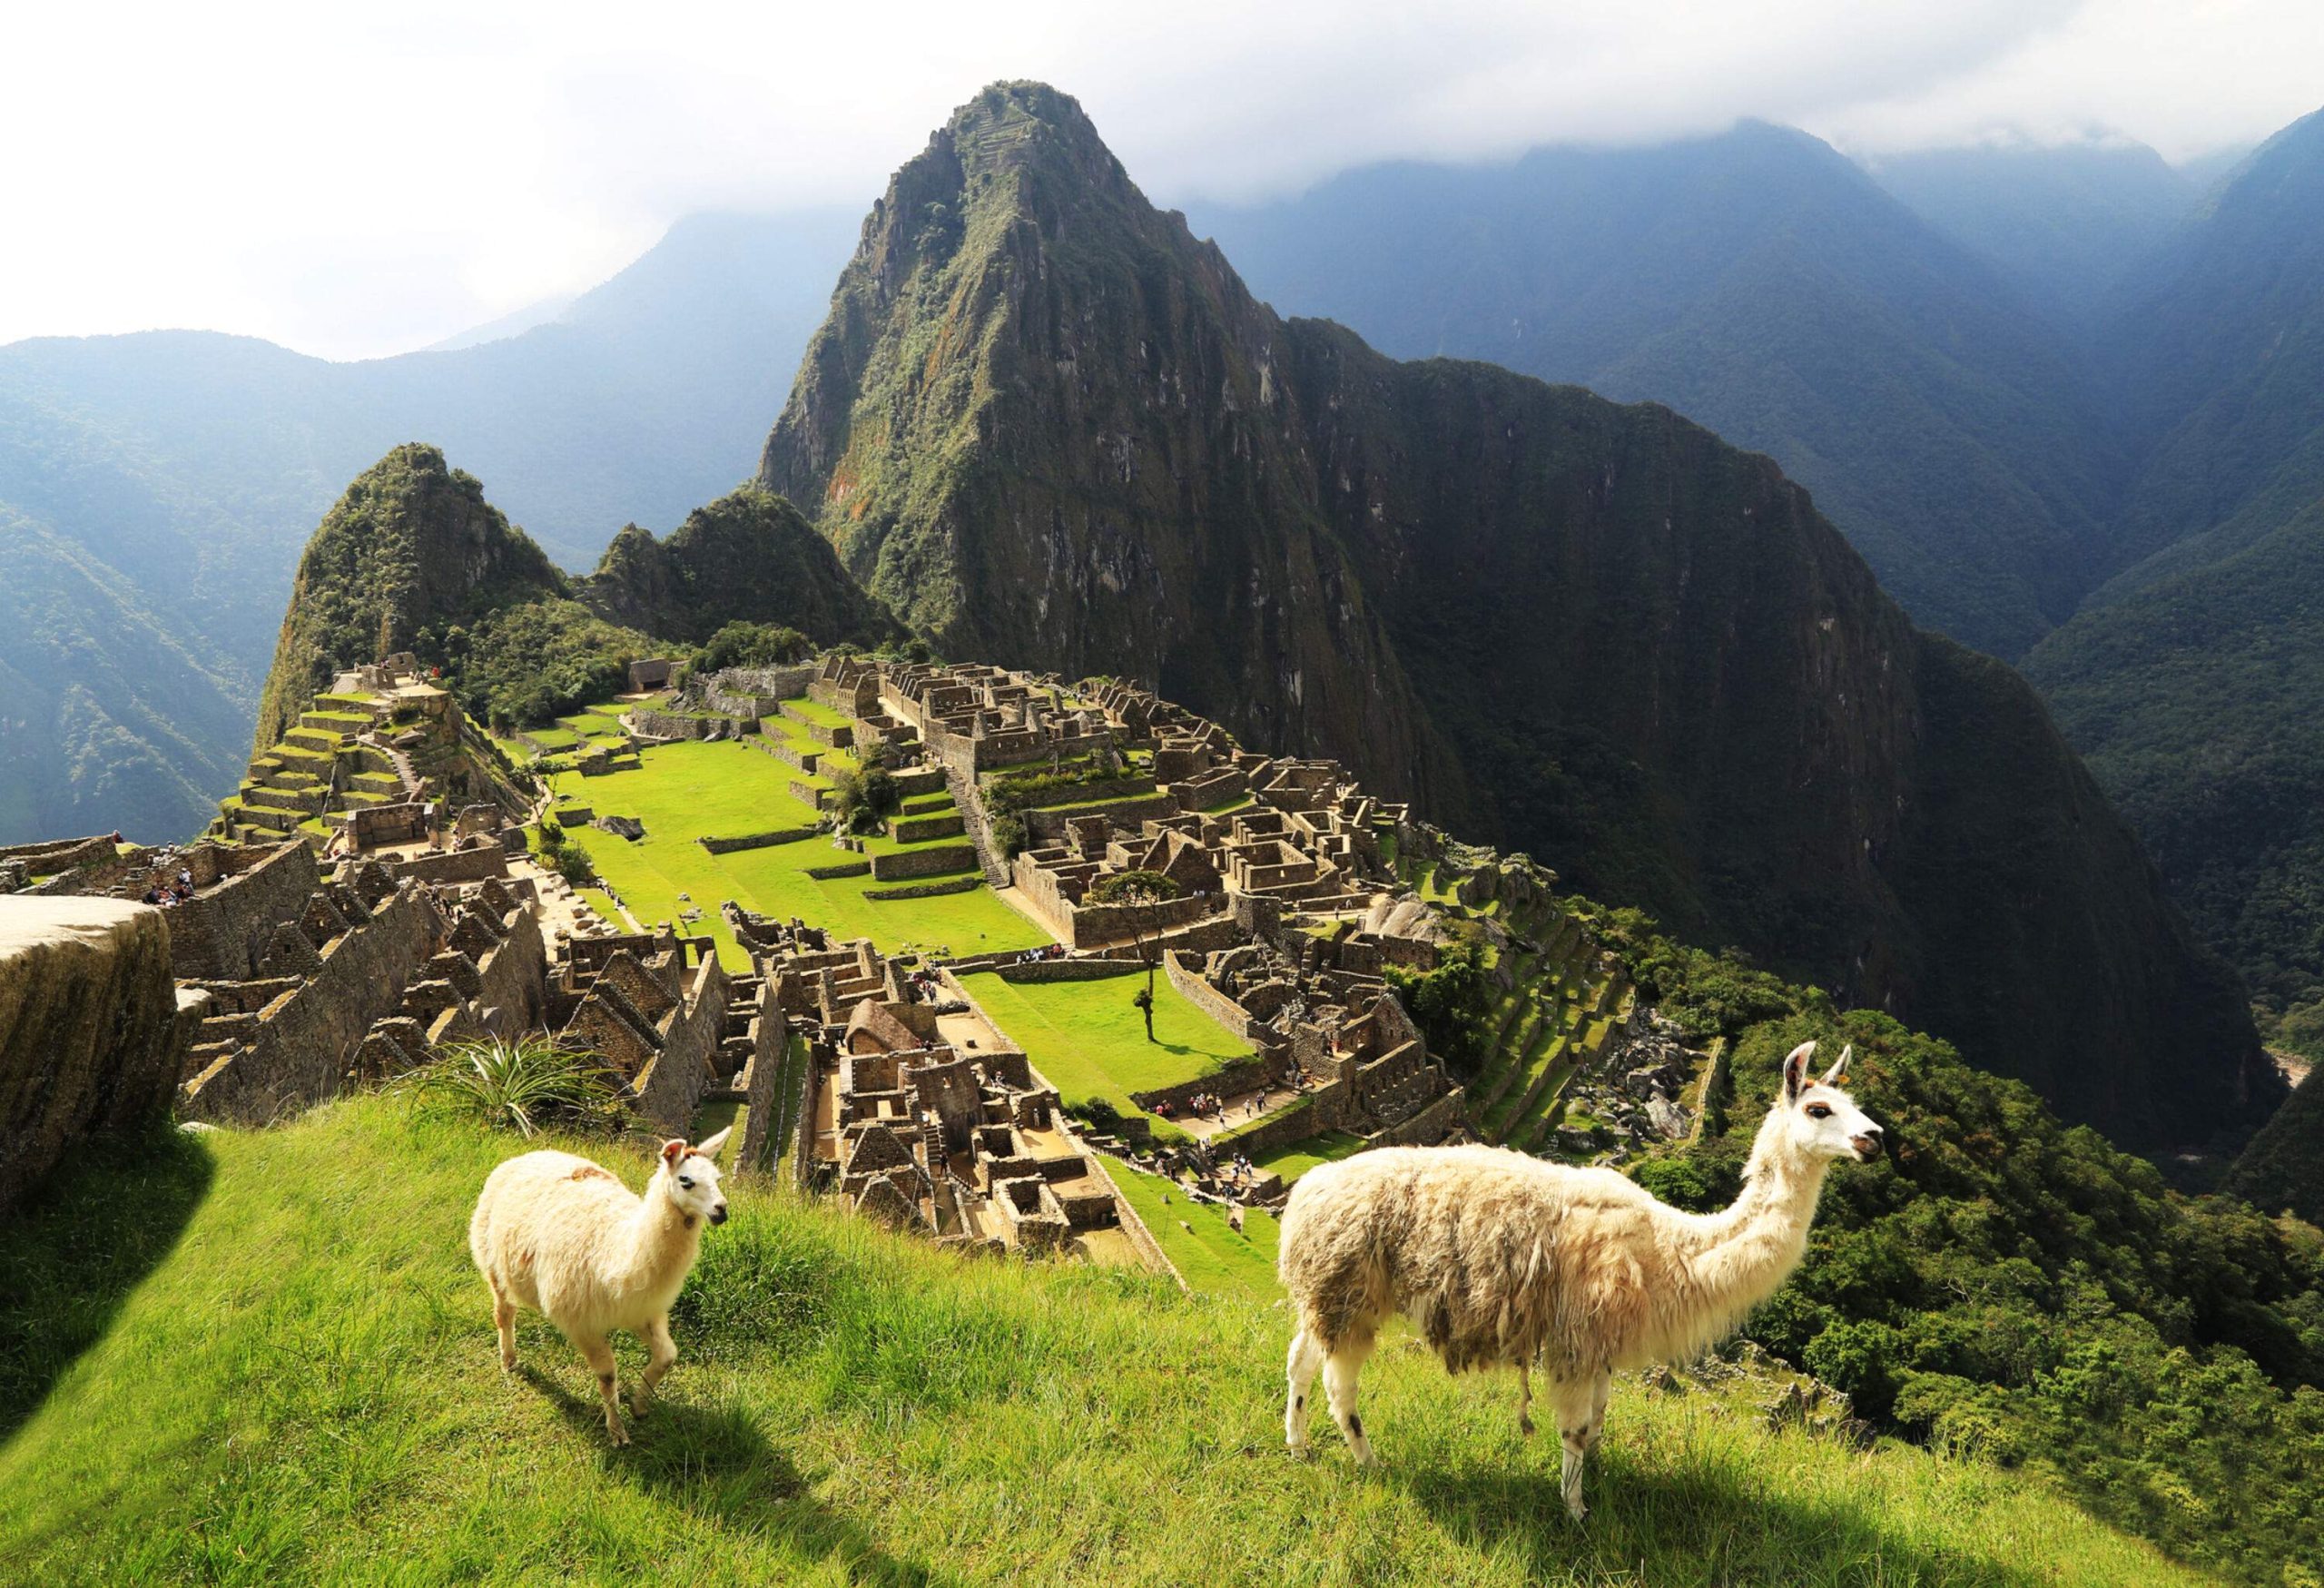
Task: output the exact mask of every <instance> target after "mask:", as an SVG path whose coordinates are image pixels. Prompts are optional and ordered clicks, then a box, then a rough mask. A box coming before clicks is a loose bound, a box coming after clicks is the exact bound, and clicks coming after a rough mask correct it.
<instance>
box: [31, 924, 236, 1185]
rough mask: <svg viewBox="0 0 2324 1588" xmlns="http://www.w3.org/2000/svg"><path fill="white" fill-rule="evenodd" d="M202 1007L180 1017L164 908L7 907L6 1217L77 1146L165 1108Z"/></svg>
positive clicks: (192, 1004)
mask: <svg viewBox="0 0 2324 1588" xmlns="http://www.w3.org/2000/svg"><path fill="white" fill-rule="evenodd" d="M201 1006H202V1000H201V998H200V997H199V995H188V1004H187V1007H186V1009H185V1011H184V1012H183V1013H181V1011H180V1005H179V996H178V992H177V989H176V985H175V983H174V982H172V981H171V979H170V934H169V927H168V924H167V923H166V922H164V921H163V919H162V912H160V911H159V910H154V909H152V908H149V907H147V906H144V905H141V904H130V903H125V902H122V901H120V900H118V899H90V898H73V897H66V898H55V899H25V898H11V899H5V900H0V1212H5V1211H6V1210H7V1209H8V1208H10V1207H11V1206H13V1205H14V1204H15V1201H16V1199H17V1198H19V1197H21V1196H22V1195H23V1194H24V1193H25V1190H26V1189H29V1188H30V1187H32V1186H33V1185H34V1184H35V1183H37V1182H38V1181H39V1179H41V1177H42V1176H43V1175H44V1174H46V1173H47V1172H48V1170H49V1169H51V1168H53V1167H54V1165H55V1164H56V1162H57V1160H58V1159H61V1158H63V1157H64V1154H65V1153H66V1152H67V1151H69V1150H70V1149H71V1148H72V1146H73V1144H74V1142H75V1141H78V1140H80V1139H84V1138H85V1137H88V1136H90V1135H93V1134H96V1133H99V1132H103V1131H110V1130H121V1129H134V1128H136V1127H138V1126H141V1125H144V1124H147V1123H149V1122H151V1121H152V1120H153V1119H157V1118H159V1117H161V1116H162V1114H163V1113H164V1112H165V1111H166V1110H167V1109H168V1106H169V1100H170V1094H171V1092H172V1090H173V1089H174V1088H175V1087H176V1085H177V1081H178V1070H179V1067H180V1066H181V1065H182V1063H183V1061H184V1057H185V1053H186V1050H187V1048H188V1046H189V1044H190V1042H191V1040H192V1032H193V1029H194V1024H195V1022H196V1021H199V1019H200V1018H201Z"/></svg>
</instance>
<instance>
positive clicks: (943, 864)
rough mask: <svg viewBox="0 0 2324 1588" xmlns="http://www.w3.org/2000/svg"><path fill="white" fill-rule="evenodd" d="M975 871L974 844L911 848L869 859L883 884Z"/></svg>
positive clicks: (975, 855)
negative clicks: (948, 873) (947, 873)
mask: <svg viewBox="0 0 2324 1588" xmlns="http://www.w3.org/2000/svg"><path fill="white" fill-rule="evenodd" d="M977 869H979V868H978V865H977V851H976V845H974V844H972V843H940V844H937V845H936V846H935V847H933V848H931V849H910V850H905V851H903V852H901V853H895V854H875V855H873V856H872V878H873V880H874V881H876V882H882V883H905V882H910V881H911V879H912V878H914V877H933V876H940V875H942V874H943V873H946V872H966V871H976V870H977Z"/></svg>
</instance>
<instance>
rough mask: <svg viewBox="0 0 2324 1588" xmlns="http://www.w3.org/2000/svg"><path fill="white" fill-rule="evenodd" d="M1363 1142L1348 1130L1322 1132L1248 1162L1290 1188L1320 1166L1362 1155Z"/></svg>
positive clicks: (1264, 1153)
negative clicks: (1265, 1170) (1355, 1153)
mask: <svg viewBox="0 0 2324 1588" xmlns="http://www.w3.org/2000/svg"><path fill="white" fill-rule="evenodd" d="M1363 1148H1364V1138H1363V1137H1361V1136H1358V1135H1356V1134H1355V1133H1354V1132H1353V1131H1350V1130H1325V1131H1324V1132H1323V1133H1322V1134H1320V1135H1316V1136H1310V1137H1308V1138H1307V1139H1305V1140H1302V1141H1294V1142H1292V1143H1290V1144H1289V1145H1287V1146H1284V1147H1278V1148H1276V1149H1275V1150H1273V1151H1272V1152H1262V1153H1259V1154H1257V1155H1256V1156H1255V1157H1253V1158H1252V1159H1251V1161H1252V1162H1253V1163H1255V1164H1256V1165H1258V1167H1259V1168H1261V1169H1273V1170H1274V1171H1275V1173H1277V1174H1279V1175H1281V1176H1282V1177H1283V1183H1284V1184H1285V1185H1286V1186H1287V1185H1289V1184H1290V1183H1291V1182H1292V1181H1294V1180H1295V1179H1298V1178H1299V1177H1300V1176H1301V1175H1304V1174H1305V1173H1306V1172H1307V1171H1308V1170H1309V1169H1314V1168H1315V1166H1316V1165H1317V1164H1319V1163H1337V1162H1338V1161H1339V1160H1340V1159H1343V1158H1345V1157H1347V1156H1348V1155H1349V1154H1350V1153H1353V1152H1359V1151H1362V1150H1363Z"/></svg>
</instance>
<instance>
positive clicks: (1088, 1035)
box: [963, 971, 1251, 1136]
mask: <svg viewBox="0 0 2324 1588" xmlns="http://www.w3.org/2000/svg"><path fill="white" fill-rule="evenodd" d="M963 981H964V983H965V984H966V985H967V987H968V989H969V991H970V993H971V994H972V995H973V996H974V997H975V998H976V1000H977V1001H978V1002H979V1003H980V1004H982V1005H983V1006H984V1010H985V1012H986V1013H987V1014H990V1016H992V1018H993V1020H994V1021H996V1022H998V1023H999V1025H1000V1029H1001V1030H1002V1031H1005V1032H1007V1033H1008V1034H1009V1036H1010V1037H1011V1038H1013V1039H1015V1040H1016V1041H1017V1042H1018V1044H1019V1046H1021V1047H1022V1048H1023V1049H1024V1050H1025V1053H1026V1056H1027V1057H1029V1059H1031V1060H1032V1061H1033V1068H1034V1069H1036V1070H1039V1071H1040V1072H1041V1073H1042V1074H1043V1075H1045V1076H1047V1077H1048V1078H1049V1083H1050V1084H1051V1085H1052V1086H1055V1087H1056V1088H1057V1089H1058V1091H1059V1095H1061V1096H1062V1097H1063V1098H1064V1100H1065V1105H1066V1107H1068V1108H1069V1109H1074V1108H1082V1107H1086V1106H1087V1105H1088V1104H1089V1103H1090V1102H1093V1101H1096V1100H1104V1101H1106V1102H1108V1103H1110V1104H1111V1105H1113V1107H1114V1108H1115V1109H1116V1110H1118V1111H1119V1112H1121V1113H1124V1114H1137V1113H1139V1112H1141V1110H1139V1109H1138V1107H1137V1104H1135V1103H1133V1102H1131V1101H1130V1099H1129V1094H1130V1093H1132V1092H1134V1091H1146V1090H1150V1089H1152V1088H1154V1087H1157V1086H1172V1085H1176V1084H1177V1082H1179V1081H1182V1080H1194V1079H1195V1078H1196V1077H1197V1076H1201V1075H1207V1074H1208V1073H1210V1072H1211V1071H1212V1070H1216V1069H1218V1068H1219V1067H1220V1066H1222V1065H1224V1064H1227V1063H1230V1062H1232V1061H1233V1060H1237V1059H1247V1058H1249V1057H1250V1054H1251V1049H1250V1045H1249V1044H1248V1043H1246V1042H1245V1041H1242V1040H1240V1039H1239V1038H1236V1037H1231V1036H1229V1035H1227V1033H1226V1028H1225V1027H1223V1026H1221V1025H1220V1024H1219V1023H1218V1022H1217V1021H1215V1020H1213V1019H1211V1018H1210V1016H1208V1015H1206V1014H1205V1013H1204V1012H1203V1011H1201V1010H1200V1009H1199V1008H1197V1007H1196V1005H1195V1004H1194V1003H1193V1002H1192V1001H1190V1000H1189V999H1187V996H1186V994H1184V993H1183V992H1180V991H1178V990H1177V988H1175V987H1173V986H1171V985H1170V983H1169V982H1168V981H1159V980H1157V981H1156V982H1155V984H1154V1041H1151V1042H1149V1041H1147V1040H1146V1022H1145V1020H1144V1017H1143V1016H1142V1015H1141V1014H1140V1013H1139V1011H1137V1008H1136V1007H1135V1006H1134V1005H1133V1004H1132V1003H1131V1002H1130V999H1131V996H1132V995H1133V994H1134V993H1136V992H1137V991H1139V990H1141V989H1143V988H1144V987H1145V986H1146V976H1145V973H1144V972H1135V971H1133V972H1126V973H1124V974H1122V975H1119V976H1108V977H1106V978H1104V979H1102V980H1099V981H1026V982H1009V981H1002V980H1001V979H1000V976H999V975H998V974H997V973H995V972H989V971H988V972H978V973H976V974H973V975H970V976H968V977H965V978H963ZM1147 1118H1149V1119H1151V1118H1152V1116H1151V1115H1148V1116H1147ZM1154 1126H1155V1131H1156V1134H1157V1135H1164V1136H1167V1135H1170V1134H1173V1133H1174V1131H1173V1128H1172V1126H1171V1125H1170V1122H1169V1121H1168V1120H1167V1119H1155V1120H1154Z"/></svg>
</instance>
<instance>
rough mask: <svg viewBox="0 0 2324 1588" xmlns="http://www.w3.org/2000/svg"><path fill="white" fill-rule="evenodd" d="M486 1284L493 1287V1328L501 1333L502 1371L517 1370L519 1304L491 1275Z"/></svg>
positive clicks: (511, 1371) (512, 1371)
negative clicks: (509, 1297)
mask: <svg viewBox="0 0 2324 1588" xmlns="http://www.w3.org/2000/svg"><path fill="white" fill-rule="evenodd" d="M485 1283H486V1284H487V1285H489V1286H491V1287H492V1327H494V1328H497V1329H498V1330H499V1331H500V1371H501V1372H503V1373H514V1372H515V1371H516V1370H517V1304H516V1303H515V1302H513V1301H511V1300H509V1299H508V1297H507V1293H506V1292H504V1291H503V1290H502V1289H501V1288H500V1281H499V1280H497V1279H496V1278H494V1277H491V1276H490V1275H487V1276H486V1277H485Z"/></svg>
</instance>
